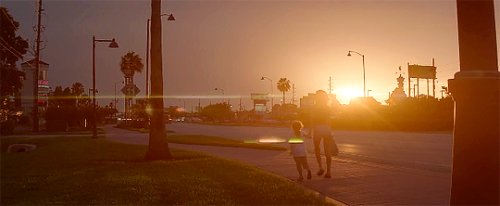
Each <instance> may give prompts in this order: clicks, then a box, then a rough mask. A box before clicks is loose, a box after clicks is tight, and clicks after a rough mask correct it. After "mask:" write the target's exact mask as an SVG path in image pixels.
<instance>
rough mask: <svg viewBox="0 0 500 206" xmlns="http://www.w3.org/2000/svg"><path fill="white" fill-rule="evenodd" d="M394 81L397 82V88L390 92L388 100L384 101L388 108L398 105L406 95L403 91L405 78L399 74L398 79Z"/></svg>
mask: <svg viewBox="0 0 500 206" xmlns="http://www.w3.org/2000/svg"><path fill="white" fill-rule="evenodd" d="M396 80H397V81H398V87H396V88H395V89H394V91H392V92H391V94H390V96H389V99H388V100H385V102H386V103H387V104H388V105H389V106H392V105H397V104H400V103H401V102H402V101H403V100H404V99H406V93H405V90H404V81H405V78H404V77H403V76H401V74H399V77H398V78H396Z"/></svg>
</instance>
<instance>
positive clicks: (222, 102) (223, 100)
mask: <svg viewBox="0 0 500 206" xmlns="http://www.w3.org/2000/svg"><path fill="white" fill-rule="evenodd" d="M215 90H222V103H224V90H223V89H222V88H215Z"/></svg>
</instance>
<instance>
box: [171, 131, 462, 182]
mask: <svg viewBox="0 0 500 206" xmlns="http://www.w3.org/2000/svg"><path fill="white" fill-rule="evenodd" d="M167 129H171V130H174V131H175V132H176V134H204V135H213V136H220V137H225V138H231V139H239V140H248V141H258V140H267V139H284V138H286V137H287V136H289V135H291V134H290V133H291V130H290V129H289V128H285V127H251V126H222V125H201V124H189V123H174V124H168V125H167ZM334 134H335V140H336V141H337V144H338V146H339V149H340V151H341V156H342V157H344V158H350V159H355V160H359V161H367V162H372V163H377V164H385V165H390V166H398V167H406V168H413V169H421V170H429V171H436V172H444V173H450V172H451V155H452V140H453V134H452V133H409V132H366V131H334Z"/></svg>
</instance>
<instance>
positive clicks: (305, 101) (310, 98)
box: [300, 93, 340, 108]
mask: <svg viewBox="0 0 500 206" xmlns="http://www.w3.org/2000/svg"><path fill="white" fill-rule="evenodd" d="M315 95H316V93H308V94H307V96H304V97H302V98H300V108H309V107H311V106H313V105H314V101H315V100H314V98H315V97H314V96H315ZM328 97H329V98H330V102H329V106H330V107H333V108H337V107H338V106H340V102H339V100H338V99H337V95H336V94H328Z"/></svg>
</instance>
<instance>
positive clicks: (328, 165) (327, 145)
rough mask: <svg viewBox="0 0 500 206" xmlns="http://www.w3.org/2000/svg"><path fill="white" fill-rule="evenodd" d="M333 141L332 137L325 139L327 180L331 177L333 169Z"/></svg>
mask: <svg viewBox="0 0 500 206" xmlns="http://www.w3.org/2000/svg"><path fill="white" fill-rule="evenodd" d="M332 143H333V139H332V138H331V137H325V138H323V148H324V150H325V157H326V174H325V178H330V177H331V167H332V155H331V153H330V148H331V146H332Z"/></svg>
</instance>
